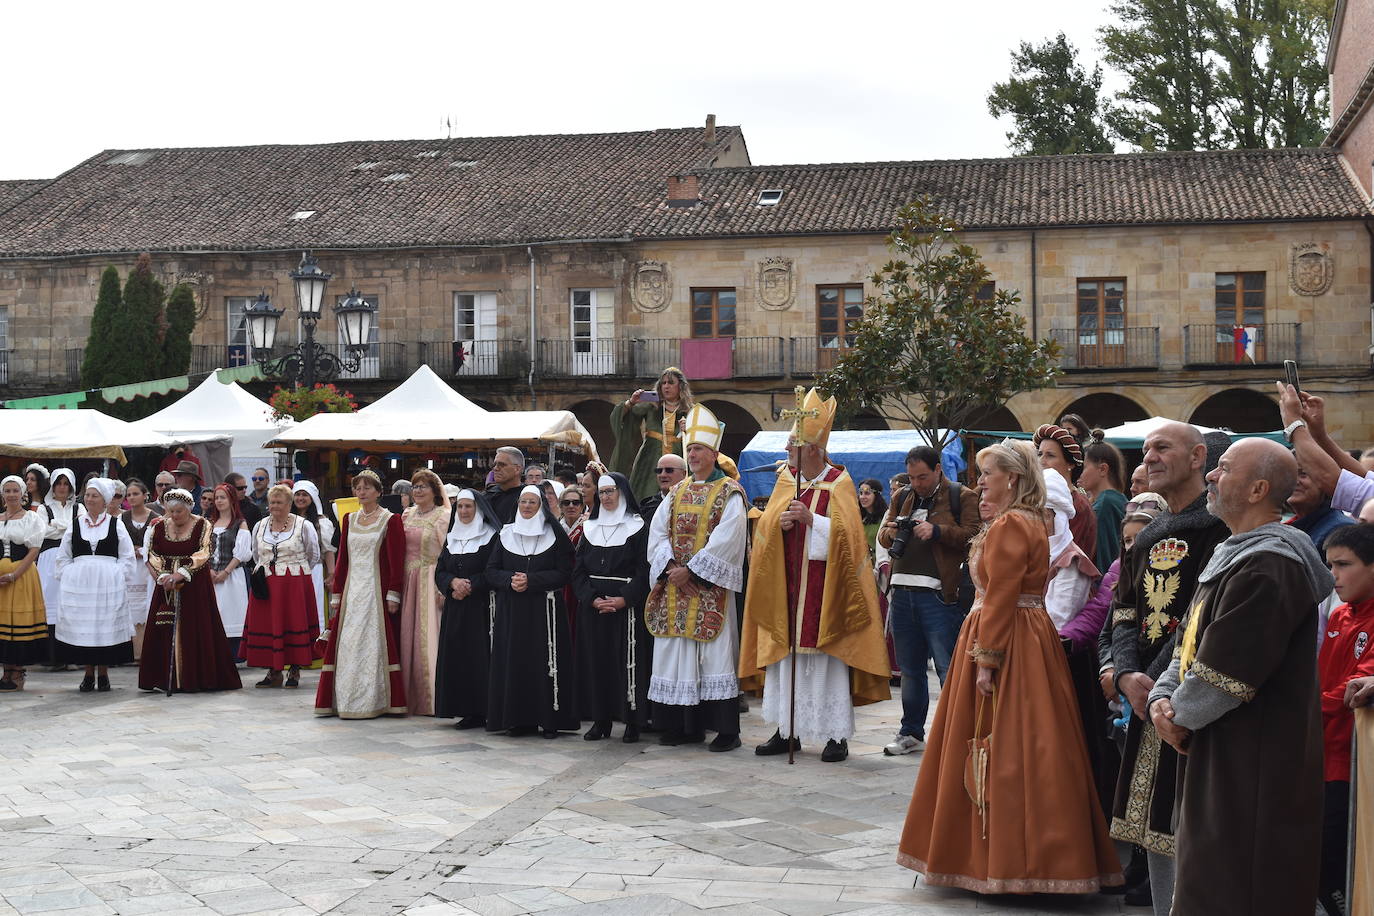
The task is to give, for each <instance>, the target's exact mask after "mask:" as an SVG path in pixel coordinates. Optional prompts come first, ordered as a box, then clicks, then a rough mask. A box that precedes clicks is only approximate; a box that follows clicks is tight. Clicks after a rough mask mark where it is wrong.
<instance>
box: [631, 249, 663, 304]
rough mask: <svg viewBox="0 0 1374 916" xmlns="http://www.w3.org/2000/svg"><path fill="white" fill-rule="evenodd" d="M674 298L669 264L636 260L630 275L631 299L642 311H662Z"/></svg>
mask: <svg viewBox="0 0 1374 916" xmlns="http://www.w3.org/2000/svg"><path fill="white" fill-rule="evenodd" d="M672 298H673V284H672V279H671V277H670V276H669V274H668V265H667V264H665V263H664V262H662V261H636V262H635V264H634V271H633V273H632V274H631V276H630V301H631V302H633V303H634V305H635V308H637V309H639V310H640V311H641V312H661V311H663V310H664V309H666V308H667V307H668V302H669V301H670V300H671V299H672Z"/></svg>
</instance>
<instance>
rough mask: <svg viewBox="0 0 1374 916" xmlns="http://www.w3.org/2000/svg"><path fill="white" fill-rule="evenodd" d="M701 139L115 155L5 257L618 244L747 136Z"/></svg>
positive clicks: (650, 136) (38, 198)
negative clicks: (645, 210)
mask: <svg viewBox="0 0 1374 916" xmlns="http://www.w3.org/2000/svg"><path fill="white" fill-rule="evenodd" d="M704 137H705V132H704V131H703V129H702V128H700V127H696V128H682V129H669V130H650V131H638V132H632V133H612V134H577V135H553V136H524V137H480V138H455V139H449V140H395V141H363V142H350V143H329V144H322V145H306V146H245V147H219V148H190V149H152V150H106V151H104V152H102V153H100V154H99V155H96V156H93V157H92V158H90V159H88V160H87V161H85V162H83V163H81V164H80V165H78V166H76V167H75V168H73V169H72V170H70V171H68V172H66V173H64V174H63V175H61V176H59V177H58V178H57V179H55V180H54V181H53V182H52V183H51V184H50V185H48V186H47V187H46V188H44V189H43V192H42V193H41V194H37V195H34V196H33V197H30V198H29V199H28V200H25V201H23V202H21V203H20V204H19V205H17V206H15V207H13V208H11V210H10V212H9V213H7V214H6V219H5V221H3V223H0V256H4V255H6V254H8V255H10V256H23V255H39V254H58V255H67V254H81V253H91V252H102V253H103V252H135V251H171V250H263V249H298V248H305V247H310V248H329V247H362V248H374V247H375V248H390V247H404V246H410V245H435V244H441V245H481V244H503V243H521V242H527V241H543V240H551V239H570V238H611V237H615V238H618V237H623V236H624V235H625V234H626V233H627V231H628V230H629V228H630V226H631V224H632V222H633V221H634V218H636V217H637V216H638V214H639V213H640V212H641V207H640V206H639V205H640V204H641V203H642V202H643V201H646V200H655V199H657V198H658V197H661V196H662V195H663V189H664V181H665V178H666V176H667V175H668V174H670V173H676V172H683V171H690V170H691V169H694V168H697V167H699V166H701V165H703V164H705V163H706V162H708V161H710V160H711V159H712V158H714V156H715V155H719V154H721V153H722V152H723V151H724V150H725V149H726V147H728V146H730V145H732V144H734V145H735V148H736V151H737V152H736V155H738V152H739V151H741V150H742V148H743V142H744V141H743V135H742V134H741V132H740V130H739V128H737V127H718V128H716V140H715V145H714V146H713V147H711V148H710V149H707V148H706V145H705V143H704V142H703V141H704ZM744 161H746V162H747V161H748V160H747V158H746V159H745V160H744ZM311 211H313V213H311V215H309V216H306V215H305V214H306V213H310V212H311ZM293 215H299V217H300V218H297V219H293Z"/></svg>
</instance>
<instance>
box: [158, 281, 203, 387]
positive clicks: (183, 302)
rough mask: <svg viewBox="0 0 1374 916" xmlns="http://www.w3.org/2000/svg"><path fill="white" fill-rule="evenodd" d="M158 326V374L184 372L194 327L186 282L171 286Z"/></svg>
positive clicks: (191, 298) (188, 365)
mask: <svg viewBox="0 0 1374 916" xmlns="http://www.w3.org/2000/svg"><path fill="white" fill-rule="evenodd" d="M162 325H163V329H162V346H161V349H162V353H161V360H160V361H159V367H160V368H159V370H158V377H159V378H169V377H171V376H177V375H185V374H186V373H187V372H188V371H190V369H191V334H192V332H193V331H195V329H196V296H195V293H194V292H192V291H191V287H190V286H189V285H187V284H185V283H178V284H177V285H176V286H174V287H172V294H171V295H170V296H169V297H168V298H167V309H166V314H165V317H164V320H163V322H162Z"/></svg>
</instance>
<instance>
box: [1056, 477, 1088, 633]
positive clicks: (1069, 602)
mask: <svg viewBox="0 0 1374 916" xmlns="http://www.w3.org/2000/svg"><path fill="white" fill-rule="evenodd" d="M1044 475H1045V494H1046V495H1045V508H1047V509H1050V510H1051V511H1052V512H1054V531H1053V532H1052V533H1051V534H1050V580H1049V584H1048V585H1046V586H1045V611H1046V613H1048V614H1049V615H1050V620H1051V621H1053V622H1054V628H1055V629H1056V630H1062V629H1064V627H1065V626H1066V625H1067V624H1068V622H1069V621H1070V620H1073V619H1074V618H1075V617H1077V616H1078V613H1079V612H1080V611H1082V610H1083V605H1085V604H1087V603H1088V598H1089V597H1090V596H1091V595H1092V589H1093V584H1094V583H1095V582H1096V581H1097V579H1098V577H1099V576H1101V573H1099V572H1098V571H1097V567H1096V566H1094V565H1093V561H1092V560H1090V559H1088V557H1087V555H1086V554H1084V553H1083V550H1082V548H1080V547H1079V546H1078V544H1077V543H1075V542H1074V538H1073V531H1072V530H1071V529H1070V527H1069V523H1070V522H1071V521H1072V520H1073V517H1074V512H1075V510H1074V505H1073V496H1072V495H1071V494H1070V492H1069V484H1068V481H1066V480H1065V479H1064V477H1063V475H1062V474H1060V473H1059V472H1058V471H1054V470H1050V469H1048V468H1046V469H1045V470H1044Z"/></svg>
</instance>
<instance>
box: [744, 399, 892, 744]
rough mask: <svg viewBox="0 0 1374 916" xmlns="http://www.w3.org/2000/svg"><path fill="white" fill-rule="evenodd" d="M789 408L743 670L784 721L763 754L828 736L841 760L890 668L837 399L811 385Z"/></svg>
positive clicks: (753, 568) (752, 591)
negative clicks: (832, 454) (838, 433)
mask: <svg viewBox="0 0 1374 916" xmlns="http://www.w3.org/2000/svg"><path fill="white" fill-rule="evenodd" d="M789 413H790V414H791V415H792V416H794V417H795V418H796V422H795V423H794V425H793V430H792V437H791V442H790V444H789V447H788V464H787V465H786V466H784V467H781V468H779V469H778V477H777V481H776V483H775V484H774V487H773V495H772V497H771V498H770V499H769V501H768V508H767V509H765V510H764V513H763V518H762V519H761V520H760V524H759V525H758V528H757V531H756V536H755V541H754V552H753V555H752V558H751V561H750V569H749V587H748V589H746V590H745V604H744V629H743V632H742V634H741V642H740V663H739V673H740V677H741V679H742V685H743V686H744V687H746V688H749V687H754V688H757V686H758V684H759V681H760V680H762V682H763V715H764V718H765V719H767V720H768V721H769V722H775V723H777V724H778V730H777V732H775V733H774V735H773V737H772V738H771V739H769V740H768V741H767V742H766V743H765V744H762V745H760V746H759V747H757V748H755V751H754V752H755V753H756V754H759V755H760V756H770V755H773V754H783V753H789V752H790V751H794V750H796V749H797V748H799V747H800V744H801V742H803V741H804V742H808V743H824V745H825V748H824V751H823V752H822V754H821V759H822V760H824V761H826V762H832V763H833V762H837V761H840V760H844V759H845V758H846V757H847V756H848V755H849V741H848V739H849V738H850V736H851V735H853V734H854V707H855V706H858V705H863V704H865V703H876V702H879V701H881V700H887V699H890V698H891V695H892V694H891V689H890V688H889V686H888V677H889V675H890V666H889V663H888V658H887V647H886V643H885V642H884V639H883V625H882V618H881V617H880V616H879V611H878V593H877V589H876V587H875V586H874V583H873V576H872V573H871V571H870V566H869V563H868V549H867V545H866V542H865V539H864V527H863V522H862V520H861V519H860V517H859V499H858V494H857V493H856V492H855V489H854V481H853V480H852V479H851V478H850V476H849V473H848V472H847V471H846V470H845V469H844V468H843V467H842V466H840V465H836V464H832V463H831V462H830V460H829V458H828V457H827V454H826V450H825V448H826V443H827V441H828V440H829V438H830V427H831V424H832V423H833V422H834V419H835V399H834V398H824V399H822V398H821V396H820V395H819V394H818V393H817V392H816V391H815V390H814V389H813V390H812V391H810V392H808V393H807V394H806V397H805V399H804V401H803V403H802V404H800V405H799V407H798V409H797V410H796V411H789ZM789 745H791V746H790V747H789Z"/></svg>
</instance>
